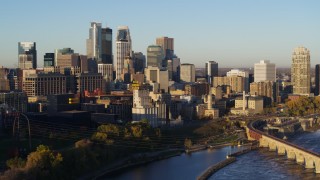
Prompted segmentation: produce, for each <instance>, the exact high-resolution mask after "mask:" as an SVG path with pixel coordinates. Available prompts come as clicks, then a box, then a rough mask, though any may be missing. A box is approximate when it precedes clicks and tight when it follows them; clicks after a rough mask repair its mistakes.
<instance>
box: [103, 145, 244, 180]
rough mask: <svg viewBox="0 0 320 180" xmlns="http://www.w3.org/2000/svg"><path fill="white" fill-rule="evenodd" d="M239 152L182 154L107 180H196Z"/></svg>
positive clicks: (211, 151) (232, 150) (213, 150)
mask: <svg viewBox="0 0 320 180" xmlns="http://www.w3.org/2000/svg"><path fill="white" fill-rule="evenodd" d="M237 150H239V148H238V147H230V146H229V147H224V148H221V149H212V150H205V151H199V152H195V153H192V154H182V155H181V156H177V157H173V158H169V159H165V160H161V161H157V162H153V163H150V164H147V165H144V166H139V167H135V168H132V169H129V170H127V171H125V172H122V173H120V174H114V175H110V176H109V177H108V178H106V179H121V180H125V179H128V180H129V179H130V180H135V179H136V180H138V179H139V180H141V179H148V180H149V179H152V180H169V179H185V180H188V179H196V178H197V176H199V175H200V174H201V173H202V172H203V171H204V170H205V169H207V168H208V167H209V166H210V165H213V164H215V163H218V162H220V161H222V160H224V159H225V157H226V155H227V154H228V153H232V152H235V151H237Z"/></svg>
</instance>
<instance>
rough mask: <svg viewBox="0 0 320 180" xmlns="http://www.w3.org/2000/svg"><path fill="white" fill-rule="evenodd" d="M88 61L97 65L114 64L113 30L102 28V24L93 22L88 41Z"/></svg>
mask: <svg viewBox="0 0 320 180" xmlns="http://www.w3.org/2000/svg"><path fill="white" fill-rule="evenodd" d="M87 56H88V59H94V60H95V61H96V62H97V63H103V64H112V63H113V61H112V29H110V28H108V27H106V28H102V25H101V23H97V22H91V26H90V29H89V39H87Z"/></svg>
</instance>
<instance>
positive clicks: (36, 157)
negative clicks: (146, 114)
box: [0, 121, 183, 180]
mask: <svg viewBox="0 0 320 180" xmlns="http://www.w3.org/2000/svg"><path fill="white" fill-rule="evenodd" d="M165 140H166V139H163V138H162V135H161V131H160V129H154V128H151V127H150V125H149V124H148V123H147V121H141V122H140V123H134V124H128V125H126V126H118V125H114V124H108V125H101V126H99V127H98V128H97V131H96V132H95V133H94V134H93V135H92V137H91V138H90V139H82V140H79V141H77V142H76V143H75V145H74V147H72V148H66V149H64V150H60V151H54V150H51V149H50V148H49V147H48V146H45V145H40V146H38V147H37V149H36V151H34V152H31V153H30V154H29V155H28V157H27V158H26V159H22V158H20V157H16V158H13V159H10V160H8V161H7V166H8V167H9V170H7V171H5V172H4V173H3V174H2V175H1V176H0V179H27V180H28V179H55V180H56V179H76V178H78V177H81V176H82V175H84V174H86V173H88V172H92V171H95V170H97V169H99V168H101V167H104V166H108V165H110V164H111V163H113V162H115V161H117V160H119V159H121V158H124V157H128V156H129V155H132V154H134V153H137V152H139V153H141V152H151V151H156V150H161V149H165V148H167V146H168V143H165V142H164V141H165ZM170 143H171V141H170ZM171 145H177V146H182V145H183V142H181V143H180V144H172V143H171Z"/></svg>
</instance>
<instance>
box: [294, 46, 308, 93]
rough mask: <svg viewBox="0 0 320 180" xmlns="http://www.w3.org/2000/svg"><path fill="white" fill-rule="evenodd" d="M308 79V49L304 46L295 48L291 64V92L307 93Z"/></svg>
mask: <svg viewBox="0 0 320 180" xmlns="http://www.w3.org/2000/svg"><path fill="white" fill-rule="evenodd" d="M310 80H311V78H310V51H309V50H308V49H307V48H305V47H298V48H295V49H294V51H293V53H292V65H291V83H292V86H293V94H299V95H309V94H310Z"/></svg>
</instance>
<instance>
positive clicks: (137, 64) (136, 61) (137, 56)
mask: <svg viewBox="0 0 320 180" xmlns="http://www.w3.org/2000/svg"><path fill="white" fill-rule="evenodd" d="M133 67H134V72H135V73H137V72H142V73H143V72H144V68H145V67H146V56H145V55H143V54H142V52H135V53H133Z"/></svg>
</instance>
